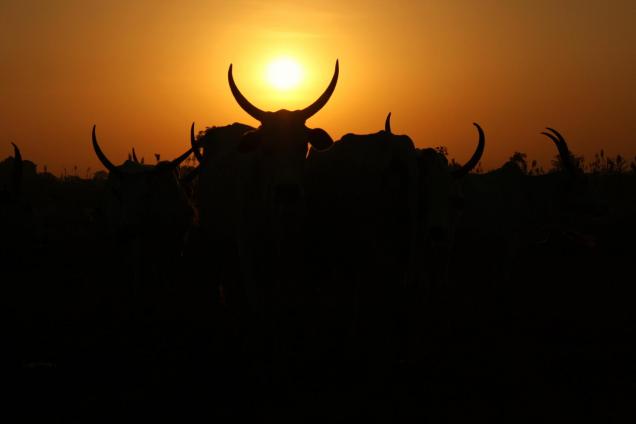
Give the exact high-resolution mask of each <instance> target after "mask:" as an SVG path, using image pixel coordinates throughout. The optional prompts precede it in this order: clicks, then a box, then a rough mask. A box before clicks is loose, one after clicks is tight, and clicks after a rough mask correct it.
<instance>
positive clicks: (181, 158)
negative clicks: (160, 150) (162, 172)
mask: <svg viewBox="0 0 636 424" xmlns="http://www.w3.org/2000/svg"><path fill="white" fill-rule="evenodd" d="M192 150H193V149H192V148H190V149H188V151H187V152H185V153H184V154H182V155H181V156H179V157H178V158H176V159H173V160H172V161H171V162H170V165H171V166H173V167H175V168H176V167H177V166H179V165H181V162H183V161H184V160H186V159H187V158H188V156H190V154H191V153H192Z"/></svg>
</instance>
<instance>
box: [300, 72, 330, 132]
mask: <svg viewBox="0 0 636 424" xmlns="http://www.w3.org/2000/svg"><path fill="white" fill-rule="evenodd" d="M338 73H339V67H338V60H336V69H335V70H334V72H333V77H332V78H331V83H329V86H328V87H327V89H326V90H325V92H324V93H322V95H321V96H320V97H319V98H318V100H316V101H315V102H313V103H312V104H311V105H310V106H308V107H306V108H305V109H303V110H302V114H303V116H304V118H305V120H307V119H309V118H311V117H312V116H313V115H315V114H316V113H317V112H318V111H319V110H320V109H322V107H323V106H324V105H326V104H327V101H329V98H330V97H331V95H332V94H333V92H334V90H335V89H336V84H337V83H338Z"/></svg>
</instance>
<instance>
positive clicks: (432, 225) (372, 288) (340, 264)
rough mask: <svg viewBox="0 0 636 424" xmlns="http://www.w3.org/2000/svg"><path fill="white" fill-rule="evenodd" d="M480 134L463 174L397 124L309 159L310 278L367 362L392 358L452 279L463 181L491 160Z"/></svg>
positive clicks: (348, 139) (353, 137) (313, 153)
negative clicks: (429, 299)
mask: <svg viewBox="0 0 636 424" xmlns="http://www.w3.org/2000/svg"><path fill="white" fill-rule="evenodd" d="M479 132H480V141H479V147H478V149H477V152H476V153H475V157H474V158H473V159H472V160H471V161H469V163H468V164H467V165H466V166H464V167H462V168H461V169H459V170H452V169H451V168H450V167H449V166H448V162H447V161H446V159H445V157H444V156H443V155H441V154H440V153H438V152H436V151H435V150H433V149H416V148H415V147H414V144H413V142H412V140H411V139H410V138H409V137H408V136H405V135H395V134H393V133H392V132H391V128H390V114H389V116H388V117H387V120H386V123H385V130H384V131H380V132H378V133H375V134H367V135H355V134H347V135H345V136H344V137H343V138H342V139H341V140H338V141H337V142H335V143H334V145H333V147H332V148H331V149H329V150H328V151H325V152H317V151H314V150H313V149H312V150H310V152H309V155H308V162H307V167H306V168H307V169H306V181H305V184H306V187H307V190H308V199H309V202H310V203H309V207H308V210H309V215H310V217H311V218H310V219H309V221H310V222H311V232H310V234H311V236H310V237H309V240H308V245H309V247H310V250H309V253H308V256H309V257H311V258H312V259H313V260H318V261H317V262H318V263H320V264H321V266H320V267H321V268H323V269H322V270H321V269H318V267H314V268H312V270H311V271H312V273H316V274H318V277H317V279H318V280H319V281H318V283H317V286H318V291H319V292H320V293H321V296H322V297H323V298H324V299H325V300H324V302H325V303H326V304H328V305H329V304H331V305H332V306H333V305H334V304H335V305H336V306H335V309H336V310H337V311H338V312H337V313H334V312H333V311H331V310H330V312H329V314H328V315H331V316H326V317H324V319H325V320H329V319H334V318H335V320H336V321H337V322H334V324H333V327H334V328H340V329H344V330H345V331H350V334H351V335H352V336H353V337H354V339H355V338H357V337H360V338H362V339H363V340H364V341H363V342H362V343H358V346H359V347H362V350H363V352H362V353H359V354H361V355H363V356H364V355H376V354H378V355H380V356H382V355H383V354H388V351H387V350H386V347H387V346H395V345H397V344H398V340H397V339H396V337H397V334H400V333H403V330H404V327H403V326H404V325H406V320H408V319H410V318H412V317H413V314H410V313H409V312H408V310H409V309H410V308H416V309H418V310H419V309H422V307H423V303H422V297H423V292H424V291H426V290H425V287H426V286H430V285H431V284H433V283H432V282H431V281H430V278H432V277H437V276H439V275H442V274H445V268H446V266H447V265H446V264H447V262H448V258H447V256H448V255H449V254H450V249H449V248H447V247H448V246H449V245H450V243H451V235H452V228H450V227H451V226H452V225H454V219H453V217H451V216H449V215H452V213H453V212H452V210H453V207H454V203H455V202H454V196H455V195H456V193H455V191H456V181H457V179H458V178H459V177H461V176H463V175H464V174H465V173H467V172H468V171H469V170H470V169H471V168H472V167H474V166H475V165H476V163H477V162H478V158H479V156H481V152H483V144H484V137H483V133H482V131H481V129H479ZM442 248H444V249H442ZM431 255H434V256H433V257H434V260H431V259H430V258H429V256H431ZM432 269H434V270H436V271H434V272H433V271H431V270H432ZM314 278H315V277H314ZM437 283H438V284H441V283H440V282H437ZM416 299H419V301H418V300H416ZM400 327H402V328H400ZM341 331H342V330H341ZM354 344H356V343H355V342H354ZM371 352H374V353H373V354H372V353H371ZM384 359H386V358H384ZM370 361H371V363H375V364H376V365H377V364H381V363H384V365H385V366H386V365H387V362H386V361H383V360H380V359H378V357H376V358H375V359H370ZM369 375H370V376H377V373H376V372H375V371H373V372H371V373H370V374H369Z"/></svg>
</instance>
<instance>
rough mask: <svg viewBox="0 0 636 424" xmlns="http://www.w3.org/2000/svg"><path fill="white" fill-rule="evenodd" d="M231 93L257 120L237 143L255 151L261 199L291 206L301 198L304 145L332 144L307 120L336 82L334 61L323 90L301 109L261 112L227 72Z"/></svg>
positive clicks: (240, 147) (242, 149) (241, 149)
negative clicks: (242, 92)
mask: <svg viewBox="0 0 636 424" xmlns="http://www.w3.org/2000/svg"><path fill="white" fill-rule="evenodd" d="M228 81H229V84H230V89H231V90H232V94H233V95H234V98H235V99H236V101H237V103H238V104H239V105H240V106H241V108H242V109H243V110H244V111H245V112H247V113H248V114H249V115H250V116H251V117H253V118H254V119H256V120H257V121H259V122H260V123H261V125H260V126H259V127H258V128H257V129H255V130H253V131H249V132H247V133H245V134H244V135H243V137H242V139H241V141H240V143H239V145H238V150H239V152H242V153H247V152H255V153H256V154H257V156H258V168H259V169H258V171H257V172H259V174H260V175H259V177H258V179H259V181H260V183H261V184H262V187H261V188H262V190H263V193H262V194H263V195H264V198H265V199H266V200H267V201H268V202H273V203H274V204H276V205H294V204H296V203H297V202H298V201H299V200H300V199H301V197H302V193H303V190H302V174H303V164H304V162H305V158H306V155H307V145H308V144H309V145H311V146H312V147H313V148H315V149H317V150H324V149H327V148H329V147H330V146H331V145H332V144H333V140H332V139H331V137H330V136H329V134H327V132H326V131H325V130H323V129H321V128H308V127H307V126H306V125H305V122H306V121H307V119H309V118H310V117H312V116H313V115H315V114H316V113H317V112H318V111H319V110H320V109H322V107H323V106H324V105H325V104H326V103H327V101H328V100H329V98H330V97H331V95H332V94H333V92H334V90H335V88H336V83H337V82H338V61H336V67H335V71H334V74H333V77H332V79H331V83H330V84H329V86H328V87H327V89H326V90H325V92H324V93H323V94H322V95H321V96H320V97H319V98H318V100H316V101H315V102H314V103H313V104H311V105H310V106H308V107H306V108H304V109H301V110H294V111H289V110H285V109H283V110H279V111H277V112H266V111H263V110H261V109H259V108H257V107H256V106H254V105H253V104H252V103H250V102H249V101H248V100H247V98H245V96H243V94H241V92H240V91H239V89H238V87H237V86H236V84H235V83H234V78H233V76H232V65H230V69H229V71H228Z"/></svg>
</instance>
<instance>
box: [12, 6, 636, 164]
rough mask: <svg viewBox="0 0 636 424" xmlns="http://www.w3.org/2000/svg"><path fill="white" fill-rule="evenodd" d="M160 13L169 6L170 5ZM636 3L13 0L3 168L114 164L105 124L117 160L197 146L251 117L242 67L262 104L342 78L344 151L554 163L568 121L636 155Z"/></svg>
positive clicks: (298, 99)
mask: <svg viewBox="0 0 636 424" xmlns="http://www.w3.org/2000/svg"><path fill="white" fill-rule="evenodd" d="M157 4H160V5H157ZM635 22H636V2H634V1H633V0H626V1H585V0H579V1H575V0H559V1H554V0H550V1H548V0H535V1H514V0H505V1H504V0H501V1H490V0H483V1H479V2H477V1H468V0H465V1H442V0H439V1H437V0H436V1H420V2H413V1H402V2H401V1H398V0H394V1H390V2H388V1H364V2H363V1H347V2H342V1H339V0H322V1H319V2H315V1H314V2H310V1H295V2H290V1H280V2H273V1H256V0H251V1H232V2H218V1H202V0H190V1H179V2H176V1H174V2H168V1H165V2H158V1H146V0H144V1H141V0H138V1H134V2H130V1H109V2H97V1H86V0H83V1H74V0H73V1H71V0H68V1H52V0H46V1H33V0H20V1H13V0H4V1H2V2H0V158H4V157H6V156H7V155H9V154H10V153H11V146H10V144H9V143H10V142H11V141H15V142H16V143H17V144H18V145H19V146H20V147H21V148H22V151H23V156H24V157H25V158H29V159H31V160H33V161H34V162H36V163H38V164H39V165H40V169H41V165H48V168H49V169H50V170H53V171H54V172H56V173H59V172H61V170H62V169H63V168H64V167H66V168H68V169H72V168H73V166H74V165H77V166H78V167H79V169H80V170H81V171H80V174H82V175H84V174H85V173H86V168H87V167H91V168H92V170H93V171H94V170H96V169H101V168H100V167H99V166H98V165H97V163H98V162H97V159H96V158H95V156H94V154H93V152H92V149H91V145H90V130H91V127H92V125H93V123H95V124H97V129H98V131H97V133H98V137H99V139H100V143H101V144H102V148H103V149H104V150H105V151H106V153H107V155H108V156H109V157H110V158H111V160H112V161H113V162H115V163H120V162H122V161H123V160H124V159H125V157H126V152H127V151H128V150H129V149H130V148H131V147H132V146H134V147H135V148H136V150H137V152H138V154H139V155H140V156H145V157H146V158H147V159H150V158H151V157H152V153H154V152H159V153H161V155H162V157H163V158H169V157H171V156H176V155H177V154H179V153H180V152H182V151H184V150H186V149H187V148H188V142H189V141H188V128H189V125H190V123H191V122H192V121H196V123H197V127H198V128H200V129H201V128H203V127H204V126H211V125H225V124H229V123H231V122H234V121H240V122H244V123H248V124H251V125H255V122H254V121H253V120H252V119H251V118H250V117H249V116H247V114H245V113H244V112H243V111H242V110H241V109H240V108H239V107H238V105H237V104H236V103H235V102H234V100H233V98H232V96H231V93H230V90H229V88H228V86H227V76H226V75H227V68H228V66H229V64H230V63H233V64H234V76H235V79H236V81H237V84H238V85H239V87H240V88H241V90H242V91H243V93H244V94H246V95H247V96H248V98H249V99H250V100H252V102H253V103H255V104H256V105H257V106H259V107H261V108H263V109H270V110H276V109H279V108H283V107H285V108H288V109H293V108H300V107H304V106H306V105H308V104H309V103H311V102H313V100H314V99H315V98H316V97H317V96H318V95H319V94H320V93H321V92H322V91H323V90H324V88H325V87H326V86H327V84H328V82H329V80H330V78H331V75H332V72H333V65H334V62H335V60H336V59H340V79H339V82H338V87H337V88H336V92H335V94H334V96H333V97H332V99H331V100H330V102H329V103H328V104H327V106H326V107H325V108H324V109H323V110H322V111H321V112H319V113H318V114H317V115H316V116H315V117H314V118H312V119H311V120H310V121H309V122H308V125H309V126H311V127H322V128H324V129H326V130H327V131H328V132H329V133H330V134H331V136H332V137H333V138H334V139H337V138H340V137H341V136H342V135H343V134H345V133H347V132H356V133H370V132H376V131H378V130H380V129H381V128H382V127H383V123H384V118H385V116H386V113H387V112H389V111H391V112H393V130H394V132H396V133H406V134H409V135H410V136H411V137H412V138H413V140H414V141H415V143H416V144H417V145H418V146H439V145H445V146H447V147H448V150H449V152H450V155H451V156H453V157H456V158H457V159H459V160H460V161H463V160H466V158H467V157H468V156H469V155H470V153H471V151H472V149H473V148H474V146H475V142H476V133H475V131H474V128H473V127H472V125H471V123H472V122H474V121H477V122H479V123H480V124H481V125H482V126H483V128H484V130H485V131H486V136H487V147H486V152H485V155H484V159H483V163H484V165H485V167H487V168H490V167H495V166H499V165H500V164H502V163H503V161H504V160H505V159H506V158H508V157H509V156H510V155H511V154H512V153H513V152H514V151H515V150H517V151H523V152H526V153H528V155H529V156H530V157H531V158H537V159H539V161H540V162H541V163H542V164H543V165H544V166H547V165H548V160H549V158H550V157H551V156H552V155H553V154H554V153H555V152H554V149H553V147H552V146H551V145H550V144H549V142H548V140H547V139H545V138H543V137H542V136H540V135H539V134H538V133H539V132H540V131H541V130H542V129H543V128H544V127H545V126H548V125H549V126H554V127H556V128H557V129H559V130H561V132H562V133H563V134H564V135H565V136H566V137H567V138H568V140H569V143H570V147H571V149H572V150H573V151H575V152H577V153H582V154H584V155H585V156H586V157H587V158H590V157H591V156H592V154H593V153H594V152H596V151H598V150H599V149H600V148H604V149H605V151H606V152H608V153H609V154H612V155H613V154H616V153H623V154H625V155H627V156H629V157H633V156H634V155H636V25H634V23H635ZM279 55H287V56H292V57H295V58H296V59H297V60H298V61H299V62H300V63H301V64H302V65H303V66H304V68H305V70H306V73H307V75H306V76H307V78H306V80H305V81H304V82H303V84H302V85H301V86H300V87H299V88H298V89H297V90H294V91H293V92H291V93H287V94H281V93H280V92H277V91H276V90H274V89H273V88H271V87H269V86H268V85H266V84H265V83H264V82H263V81H264V79H263V73H264V68H265V65H266V64H267V62H268V61H269V60H271V59H273V58H275V57H277V56H279Z"/></svg>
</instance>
